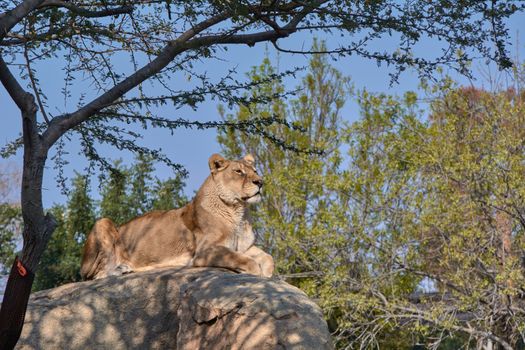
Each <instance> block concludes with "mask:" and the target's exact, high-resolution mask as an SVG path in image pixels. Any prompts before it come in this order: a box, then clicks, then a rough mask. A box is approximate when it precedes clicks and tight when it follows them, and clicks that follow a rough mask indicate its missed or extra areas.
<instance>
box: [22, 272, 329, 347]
mask: <svg viewBox="0 0 525 350" xmlns="http://www.w3.org/2000/svg"><path fill="white" fill-rule="evenodd" d="M262 348H267V349H279V348H283V349H284V348H285V349H294V348H295V349H325V348H331V345H330V338H329V333H328V329H327V327H326V324H325V322H324V320H323V317H322V314H321V312H320V310H319V308H318V307H317V306H316V305H315V304H314V303H313V302H312V301H310V300H309V299H308V298H307V297H306V296H305V295H304V293H302V292H301V291H299V290H298V289H297V288H295V287H292V286H290V285H288V284H286V283H284V282H281V281H276V280H271V279H265V278H258V277H255V276H250V275H243V274H235V273H232V272H230V271H228V270H223V269H216V268H171V269H161V270H153V271H147V272H141V273H134V274H130V275H126V276H120V277H108V278H105V279H101V280H97V281H90V282H82V283H75V284H69V285H65V286H62V287H59V288H56V289H53V290H49V291H42V292H38V293H35V294H34V295H33V296H32V298H31V300H30V304H29V308H28V313H27V317H26V322H25V326H24V330H23V332H22V337H21V340H20V342H19V344H18V345H17V349H112V350H116V349H188V350H189V349H191V350H194V349H262Z"/></svg>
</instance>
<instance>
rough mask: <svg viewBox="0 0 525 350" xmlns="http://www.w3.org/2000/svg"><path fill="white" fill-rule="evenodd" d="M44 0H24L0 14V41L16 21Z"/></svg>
mask: <svg viewBox="0 0 525 350" xmlns="http://www.w3.org/2000/svg"><path fill="white" fill-rule="evenodd" d="M44 1H45V0H25V1H23V2H22V3H21V4H20V5H18V6H17V7H15V8H14V9H12V10H9V11H7V12H5V13H3V14H2V15H1V16H0V42H1V41H2V40H3V39H4V38H5V36H6V35H7V33H9V31H11V29H12V28H13V27H14V26H15V25H16V24H17V23H18V22H20V21H21V20H22V19H23V18H24V17H25V16H27V15H28V14H29V13H30V12H31V11H33V10H34V9H36V8H37V7H38V6H40V5H41V4H42V3H43V2H44Z"/></svg>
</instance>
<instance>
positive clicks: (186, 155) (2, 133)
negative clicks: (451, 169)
mask: <svg viewBox="0 0 525 350" xmlns="http://www.w3.org/2000/svg"><path fill="white" fill-rule="evenodd" d="M509 26H510V32H511V34H512V38H513V39H512V42H513V43H516V41H517V40H518V39H519V35H518V32H521V33H522V34H521V35H523V33H524V32H525V30H524V29H525V14H523V13H522V14H519V15H516V16H514V17H513V18H512V19H511V20H510V21H509ZM321 39H323V38H322V37H321ZM329 39H330V38H328V40H329ZM521 41H522V43H521V44H519V45H518V47H516V46H515V45H514V46H513V47H511V48H510V52H511V54H512V56H513V57H514V56H515V55H516V54H519V57H521V59H522V61H523V60H524V59H525V38H524V39H521ZM283 44H287V45H288V46H293V47H310V46H311V44H312V37H311V36H308V35H296V36H292V37H291V38H289V39H287V41H285V42H283ZM391 44H392V43H391V42H389V41H388V40H385V41H384V45H391ZM434 45H435V43H433V42H425V41H423V42H421V43H420V45H419V47H418V50H420V52H422V53H433V52H437V50H439V48H438V47H436V46H434ZM283 46H284V45H283ZM265 52H268V53H269V56H270V58H271V59H272V62H277V61H278V62H279V68H280V69H282V70H285V69H290V68H292V67H295V66H305V65H307V63H308V59H309V58H308V57H306V56H303V55H291V54H280V55H277V54H276V52H275V50H274V49H273V47H271V46H267V45H266V44H257V45H256V46H255V47H251V48H250V47H247V46H245V45H243V46H231V47H229V50H228V51H227V52H225V53H224V54H223V55H222V56H221V57H222V58H223V59H224V61H222V62H220V64H217V61H215V62H212V63H211V64H210V62H209V61H208V62H206V61H204V62H203V63H202V65H201V66H200V67H199V69H200V70H202V71H206V72H207V73H208V74H209V75H210V76H216V77H219V76H221V75H223V74H224V73H225V72H227V69H228V68H231V67H236V70H237V71H238V72H239V77H238V78H242V77H243V76H244V72H247V71H248V70H249V69H250V67H252V66H254V65H258V64H260V63H261V62H262V59H263V58H264V55H265ZM333 64H334V66H335V67H336V68H338V69H339V70H341V71H342V72H343V73H344V74H345V75H348V76H350V77H351V78H352V81H353V84H354V86H355V88H356V89H364V88H366V89H367V90H369V91H371V92H385V93H390V94H402V93H403V92H405V91H408V90H416V89H417V86H418V84H419V80H418V77H417V74H416V73H415V72H411V71H407V72H405V73H404V74H403V75H402V77H401V79H400V81H399V83H398V84H396V85H393V86H390V85H389V82H390V77H389V75H388V73H389V72H391V70H390V69H389V68H388V67H386V66H381V67H378V66H377V64H376V63H375V62H373V61H369V60H366V59H362V58H357V57H351V58H344V59H339V60H337V61H334V62H333ZM54 69H56V67H53V66H51V67H46V70H44V71H43V72H41V73H40V74H41V75H40V76H39V78H40V80H41V81H45V82H46V83H45V89H46V92H47V93H48V95H49V97H50V102H51V103H50V105H53V103H56V104H62V105H63V102H62V98H61V96H60V94H59V92H60V89H61V88H62V86H63V81H62V80H61V79H57V78H56V77H57V74H56V73H57V72H56V71H53V70H54ZM488 69H491V70H492V73H497V70H496V69H495V68H494V67H488V66H486V64H485V63H484V62H482V61H479V62H475V63H474V65H473V71H474V74H475V76H477V77H478V80H477V81H475V82H474V84H475V85H477V86H483V85H484V86H486V87H487V84H488V83H487V82H486V81H484V80H483V79H482V76H483V73H482V72H487V70H488ZM445 73H449V74H450V75H451V76H453V77H454V78H455V79H456V80H458V81H459V82H460V83H462V84H471V83H472V82H470V81H468V80H467V79H466V78H464V77H461V76H458V75H457V74H456V73H455V72H453V71H445ZM301 75H302V74H301V73H299V74H298V75H297V79H296V80H295V81H294V80H293V79H290V78H288V79H286V85H287V87H289V88H293V87H294V86H296V85H297V84H298V83H299V79H300V77H301ZM0 106H1V108H2V115H3V125H2V127H1V128H0V147H2V146H3V145H5V144H6V143H7V142H8V141H11V140H13V139H14V138H16V137H17V136H18V134H19V133H20V130H21V128H20V127H21V121H20V116H19V112H18V110H17V109H16V107H15V105H14V104H13V102H12V101H11V100H10V98H9V96H8V95H7V93H6V92H5V90H4V89H3V87H0ZM356 106H357V104H356V102H355V101H349V103H347V105H346V106H345V108H344V109H343V117H344V119H346V120H350V121H352V120H356V119H357V118H358V116H359V111H358V110H357V108H356ZM159 113H162V114H163V116H166V117H167V116H174V117H185V118H188V119H195V120H201V121H204V120H216V119H218V116H219V115H218V112H217V102H215V101H207V102H205V103H203V104H202V105H200V106H199V108H198V109H197V110H196V111H192V110H179V111H172V110H169V108H164V109H161V110H160V111H159ZM215 136H216V133H215V131H214V130H205V131H198V130H197V131H194V130H178V131H177V132H175V134H174V135H171V134H170V133H169V132H167V131H158V130H156V131H148V132H147V133H145V134H144V138H143V140H141V141H142V144H143V145H148V146H152V147H160V148H162V149H163V150H164V152H165V153H166V154H167V155H168V156H169V157H170V158H171V159H172V160H173V161H175V162H178V163H180V164H182V165H183V166H184V167H185V168H186V169H187V170H188V172H189V177H188V179H187V181H186V182H187V190H186V192H187V193H188V194H189V195H191V193H193V191H194V190H196V189H197V188H198V187H199V186H200V184H201V183H202V182H203V181H204V179H205V178H206V176H207V175H208V165H207V159H208V157H209V156H210V155H211V154H212V153H216V152H219V151H220V147H219V145H218V144H217V142H216V137H215ZM67 149H68V151H69V153H70V155H69V156H68V160H69V161H70V164H69V165H68V166H67V168H66V175H71V174H73V172H74V171H79V172H82V171H83V169H84V167H85V166H86V163H85V161H84V160H83V157H82V156H80V155H78V154H77V153H78V150H79V148H78V143H77V142H76V140H72V141H71V142H70V143H68V146H67ZM102 154H104V155H106V156H107V157H109V158H110V159H117V158H123V159H124V161H127V162H129V161H130V160H131V159H132V156H130V155H129V154H127V153H124V152H119V151H118V150H115V149H103V151H102ZM21 159H22V154H21V152H20V151H19V152H18V154H17V155H16V156H14V157H12V158H11V159H9V160H0V163H6V162H8V161H10V162H14V163H15V164H17V165H20V166H21ZM156 174H157V176H159V177H160V178H167V177H170V176H172V175H173V174H172V172H171V170H170V169H169V168H167V167H165V166H163V165H158V166H157V168H156ZM55 177H56V171H55V170H54V169H53V163H52V162H50V161H48V167H47V169H46V172H45V178H44V189H43V198H44V205H45V207H50V206H51V205H52V204H53V203H63V202H64V201H65V197H64V196H63V195H61V194H60V190H59V188H58V187H57V185H56V180H55ZM93 195H94V197H95V198H97V197H98V193H97V188H96V187H95V188H94V193H93Z"/></svg>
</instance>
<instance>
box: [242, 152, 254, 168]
mask: <svg viewBox="0 0 525 350" xmlns="http://www.w3.org/2000/svg"><path fill="white" fill-rule="evenodd" d="M242 160H244V161H245V162H246V163H248V164H250V165H253V164H255V158H253V156H252V155H251V154H250V153H248V154H247V155H245V156H244V158H243V159H242Z"/></svg>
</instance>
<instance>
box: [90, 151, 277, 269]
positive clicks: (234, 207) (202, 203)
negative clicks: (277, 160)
mask: <svg viewBox="0 0 525 350" xmlns="http://www.w3.org/2000/svg"><path fill="white" fill-rule="evenodd" d="M209 167H210V176H208V178H207V179H206V181H205V182H204V184H203V185H202V186H201V188H200V189H199V191H198V192H197V194H196V196H195V198H194V199H193V200H192V201H191V202H190V203H188V204H187V205H186V206H184V207H182V208H180V209H173V210H168V211H153V212H150V213H147V214H145V215H143V216H140V217H138V218H135V219H133V220H131V221H130V222H128V223H126V224H124V225H122V226H120V227H118V228H117V227H115V225H114V224H113V222H112V221H111V220H110V219H107V218H103V219H100V220H98V221H97V222H96V223H95V225H94V227H93V229H92V230H91V233H90V234H89V236H88V238H87V240H86V244H85V246H84V254H83V256H82V266H81V275H82V278H84V279H97V278H102V277H106V276H109V275H118V274H123V273H128V272H131V271H143V270H149V269H154V268H159V267H165V266H214V267H224V268H228V269H231V270H234V271H237V272H245V273H250V274H253V275H260V276H266V277H270V276H271V275H272V273H273V269H274V263H273V259H272V257H271V256H270V255H269V254H267V253H265V252H264V251H262V250H261V249H259V248H257V247H255V246H254V245H253V244H254V241H255V236H254V234H253V232H252V227H251V225H250V223H249V220H248V217H247V206H248V204H250V203H256V202H258V201H259V200H260V189H261V187H262V178H261V177H260V176H259V175H257V172H256V170H255V167H254V159H253V157H252V156H251V155H247V156H245V157H244V158H243V159H241V160H238V161H230V160H226V159H224V158H223V157H222V156H220V155H218V154H214V155H212V156H211V157H210V159H209Z"/></svg>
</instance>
